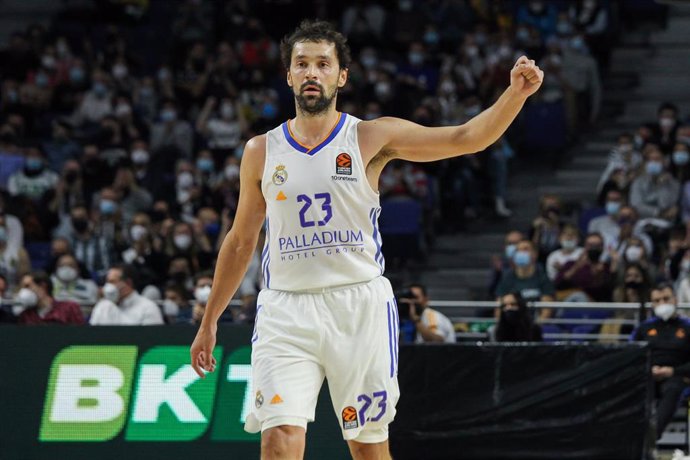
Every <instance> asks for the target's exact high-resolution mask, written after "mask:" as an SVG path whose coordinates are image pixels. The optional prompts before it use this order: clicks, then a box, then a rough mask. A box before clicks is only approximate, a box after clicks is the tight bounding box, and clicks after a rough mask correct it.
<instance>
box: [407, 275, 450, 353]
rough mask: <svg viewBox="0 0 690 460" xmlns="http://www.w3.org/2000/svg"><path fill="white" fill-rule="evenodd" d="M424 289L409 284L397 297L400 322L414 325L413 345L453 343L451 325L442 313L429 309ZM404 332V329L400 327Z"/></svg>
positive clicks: (419, 285)
mask: <svg viewBox="0 0 690 460" xmlns="http://www.w3.org/2000/svg"><path fill="white" fill-rule="evenodd" d="M428 305H429V297H428V296H427V291H426V287H425V286H423V285H421V284H411V285H410V286H408V288H407V289H406V290H405V291H404V292H402V293H401V294H400V295H398V310H399V314H400V320H401V322H404V321H406V322H407V323H408V324H412V325H414V330H415V331H416V336H415V340H414V342H415V343H427V342H444V343H455V330H454V329H453V323H451V322H450V320H449V319H448V318H447V317H446V316H445V315H443V314H442V313H440V312H438V311H436V310H433V309H431V308H429V306H428ZM401 329H402V330H405V328H404V327H401Z"/></svg>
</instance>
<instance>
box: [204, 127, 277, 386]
mask: <svg viewBox="0 0 690 460" xmlns="http://www.w3.org/2000/svg"><path fill="white" fill-rule="evenodd" d="M265 158H266V137H265V135H261V136H257V137H254V138H252V139H251V140H250V141H249V142H247V145H246V147H245V150H244V155H243V156H242V165H241V167H240V198H239V203H238V206H237V213H236V214H235V219H234V222H233V226H232V228H231V229H230V231H229V232H228V234H227V235H226V236H225V239H224V240H223V244H222V245H221V247H220V250H219V252H218V260H217V262H216V269H215V273H214V275H213V280H214V282H213V285H212V287H211V294H210V296H209V298H208V302H207V303H206V312H205V313H204V317H203V319H202V321H201V325H200V326H199V331H198V333H197V336H196V339H194V343H193V344H192V349H191V358H192V367H194V370H195V371H196V372H197V374H199V375H200V376H202V377H203V372H202V370H201V369H205V370H207V371H211V370H213V367H214V365H215V364H214V360H213V356H212V353H213V348H214V347H215V342H216V340H215V334H216V328H217V322H218V318H220V315H221V314H222V313H223V311H224V310H225V308H226V307H227V305H228V302H229V301H230V299H231V298H232V296H233V295H234V294H235V291H236V290H237V288H238V287H239V285H240V283H241V282H242V278H243V277H244V274H245V272H246V271H247V267H248V266H249V262H250V260H251V257H252V254H253V253H254V250H255V249H256V243H257V239H258V236H259V232H260V231H261V226H262V225H263V223H264V220H265V218H266V201H265V200H264V197H263V194H262V193H261V177H262V175H263V168H264V161H265Z"/></svg>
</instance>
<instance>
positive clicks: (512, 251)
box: [505, 244, 517, 260]
mask: <svg viewBox="0 0 690 460" xmlns="http://www.w3.org/2000/svg"><path fill="white" fill-rule="evenodd" d="M515 251H517V245H515V244H509V245H508V246H506V250H505V255H506V259H509V260H510V259H512V258H513V256H514V255H515Z"/></svg>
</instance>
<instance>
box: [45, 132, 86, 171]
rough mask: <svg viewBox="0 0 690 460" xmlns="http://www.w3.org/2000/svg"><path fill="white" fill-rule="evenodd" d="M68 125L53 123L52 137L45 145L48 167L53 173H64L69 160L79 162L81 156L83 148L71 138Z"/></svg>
mask: <svg viewBox="0 0 690 460" xmlns="http://www.w3.org/2000/svg"><path fill="white" fill-rule="evenodd" d="M71 134H72V133H71V132H70V128H69V126H68V125H67V123H64V122H61V121H57V120H56V121H53V125H52V137H51V139H50V140H49V141H47V142H44V143H43V149H44V150H45V152H46V156H47V157H48V165H49V167H50V169H51V170H53V171H62V168H63V166H64V164H65V162H66V161H67V160H77V159H78V158H79V155H80V154H81V147H80V146H79V144H78V143H77V142H75V141H74V140H72V138H71Z"/></svg>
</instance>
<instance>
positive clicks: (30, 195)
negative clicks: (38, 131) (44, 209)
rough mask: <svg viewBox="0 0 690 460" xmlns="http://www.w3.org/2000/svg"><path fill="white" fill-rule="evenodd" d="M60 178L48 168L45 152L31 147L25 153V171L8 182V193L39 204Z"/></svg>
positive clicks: (12, 176)
mask: <svg viewBox="0 0 690 460" xmlns="http://www.w3.org/2000/svg"><path fill="white" fill-rule="evenodd" d="M59 180H60V177H59V176H58V174H57V173H56V172H54V171H51V170H49V169H48V168H47V167H46V159H45V156H44V155H43V152H42V151H41V150H40V149H39V148H37V147H30V148H28V149H27V150H26V153H25V162H24V169H22V170H21V171H17V172H16V173H14V174H12V175H11V176H10V178H9V180H8V181H7V191H8V192H9V194H10V195H11V196H12V197H15V198H16V197H18V198H24V199H27V200H30V201H32V202H38V201H39V200H41V199H42V198H43V196H44V195H45V194H46V192H48V191H49V190H52V189H54V188H55V187H56V186H57V184H58V181H59Z"/></svg>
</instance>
